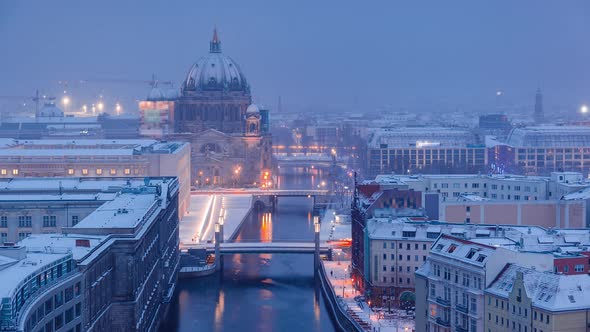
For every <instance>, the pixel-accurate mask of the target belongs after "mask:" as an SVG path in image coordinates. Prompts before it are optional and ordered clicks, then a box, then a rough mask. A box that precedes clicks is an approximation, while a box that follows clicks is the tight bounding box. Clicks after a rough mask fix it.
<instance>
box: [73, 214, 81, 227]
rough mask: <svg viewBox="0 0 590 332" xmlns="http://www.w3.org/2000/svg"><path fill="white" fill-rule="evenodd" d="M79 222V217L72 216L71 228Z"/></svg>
mask: <svg viewBox="0 0 590 332" xmlns="http://www.w3.org/2000/svg"><path fill="white" fill-rule="evenodd" d="M79 222H80V217H78V216H72V226H76V225H77V224H78V223H79Z"/></svg>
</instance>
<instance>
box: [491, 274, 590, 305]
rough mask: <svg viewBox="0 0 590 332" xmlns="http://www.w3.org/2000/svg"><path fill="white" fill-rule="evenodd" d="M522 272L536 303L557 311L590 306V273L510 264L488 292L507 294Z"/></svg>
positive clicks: (525, 286)
mask: <svg viewBox="0 0 590 332" xmlns="http://www.w3.org/2000/svg"><path fill="white" fill-rule="evenodd" d="M521 273H522V279H523V283H524V288H525V293H526V296H527V297H529V298H530V299H531V300H532V302H533V306H534V307H537V308H541V309H544V310H547V311H553V312H555V311H570V310H586V309H588V308H589V307H590V276H589V275H587V274H579V275H559V274H555V273H550V272H540V271H537V270H534V269H529V268H524V267H521V266H518V265H513V264H510V265H508V266H507V268H506V269H504V271H503V272H502V273H501V274H500V275H499V276H498V277H497V278H496V280H495V281H494V283H492V284H491V285H490V287H488V288H487V289H486V292H487V293H491V294H495V295H499V296H502V297H507V296H508V295H509V294H510V292H511V291H512V289H513V287H514V283H515V280H516V279H517V278H518V275H519V274H521Z"/></svg>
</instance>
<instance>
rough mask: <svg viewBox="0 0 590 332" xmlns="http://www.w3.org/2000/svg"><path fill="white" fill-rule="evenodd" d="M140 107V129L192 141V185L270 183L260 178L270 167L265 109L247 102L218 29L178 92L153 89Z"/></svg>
mask: <svg viewBox="0 0 590 332" xmlns="http://www.w3.org/2000/svg"><path fill="white" fill-rule="evenodd" d="M140 110H141V119H142V120H141V122H142V134H143V135H146V136H149V137H157V138H161V137H169V138H172V139H175V140H182V141H186V142H190V143H191V169H190V170H191V179H192V185H193V186H195V187H202V186H218V185H225V186H231V185H242V186H243V185H250V186H263V185H264V186H267V185H269V184H268V183H266V182H264V183H261V178H262V175H263V174H266V173H267V172H271V171H272V167H273V166H272V160H271V159H272V139H271V135H270V132H269V126H268V123H269V119H268V111H267V110H261V109H259V107H258V106H256V105H254V104H252V95H251V92H250V85H249V84H248V81H247V80H246V76H245V75H244V74H243V73H242V71H241V69H240V67H239V66H238V64H237V63H236V62H235V61H233V60H232V59H231V58H230V57H228V56H226V55H224V54H223V53H222V52H221V41H220V39H219V37H218V35H217V30H215V31H214V34H213V39H212V40H211V42H210V45H209V54H208V55H207V56H204V57H202V58H200V59H199V60H197V62H195V63H194V64H193V65H192V67H191V68H190V70H189V71H188V73H187V75H186V78H185V80H184V82H183V83H182V89H181V93H180V96H178V97H175V96H171V95H170V94H168V93H166V92H161V91H160V92H158V91H154V89H152V91H151V92H150V95H149V96H148V100H147V101H143V102H140ZM270 185H272V183H271V184H270Z"/></svg>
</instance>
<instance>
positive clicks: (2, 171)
mask: <svg viewBox="0 0 590 332" xmlns="http://www.w3.org/2000/svg"><path fill="white" fill-rule="evenodd" d="M0 173H1V174H2V175H6V174H8V171H7V170H5V169H2V170H1V171H0Z"/></svg>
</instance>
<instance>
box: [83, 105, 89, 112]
mask: <svg viewBox="0 0 590 332" xmlns="http://www.w3.org/2000/svg"><path fill="white" fill-rule="evenodd" d="M82 110H83V111H84V113H86V112H88V106H86V104H84V105H82Z"/></svg>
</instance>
